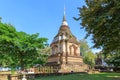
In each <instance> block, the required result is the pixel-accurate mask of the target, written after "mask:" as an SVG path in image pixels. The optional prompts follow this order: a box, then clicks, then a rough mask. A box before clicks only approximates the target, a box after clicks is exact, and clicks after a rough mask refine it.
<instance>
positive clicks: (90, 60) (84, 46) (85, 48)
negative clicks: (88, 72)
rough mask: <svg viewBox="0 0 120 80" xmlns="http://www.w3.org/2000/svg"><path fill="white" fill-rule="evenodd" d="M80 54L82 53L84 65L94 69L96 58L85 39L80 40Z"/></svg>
mask: <svg viewBox="0 0 120 80" xmlns="http://www.w3.org/2000/svg"><path fill="white" fill-rule="evenodd" d="M80 52H81V53H82V56H83V61H84V63H86V64H88V65H89V67H90V68H93V67H94V65H95V58H96V56H95V54H93V53H92V51H91V49H90V48H89V45H88V43H87V41H86V40H85V39H82V40H80Z"/></svg>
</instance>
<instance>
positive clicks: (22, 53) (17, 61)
mask: <svg viewBox="0 0 120 80" xmlns="http://www.w3.org/2000/svg"><path fill="white" fill-rule="evenodd" d="M46 43H47V39H46V38H39V34H38V33H37V34H32V35H30V34H27V33H25V32H18V31H16V29H15V28H14V27H13V26H12V25H10V24H4V23H2V22H0V63H1V65H2V66H3V67H6V66H7V67H11V68H16V67H21V69H25V68H28V67H32V66H34V65H35V64H41V62H42V59H41V58H40V57H41V56H43V55H44V54H41V53H40V52H39V49H44V48H45V47H46ZM43 57H46V56H43ZM8 61H9V62H8Z"/></svg>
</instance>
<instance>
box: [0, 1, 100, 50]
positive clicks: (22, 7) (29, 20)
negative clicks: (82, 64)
mask: <svg viewBox="0 0 120 80" xmlns="http://www.w3.org/2000/svg"><path fill="white" fill-rule="evenodd" d="M64 5H65V6H66V18H67V22H68V25H69V27H70V29H71V31H72V33H73V34H74V35H75V36H76V37H77V39H78V40H80V39H83V38H84V37H85V34H86V32H85V31H84V29H80V27H81V25H80V21H75V20H74V19H73V17H78V14H79V11H78V9H77V8H78V7H82V6H83V5H85V2H84V0H0V16H1V17H2V22H5V23H11V24H12V25H13V26H15V28H16V29H17V30H18V31H24V32H26V33H29V34H34V33H39V34H40V37H46V38H48V39H49V40H48V43H49V44H50V43H51V42H52V39H53V37H54V36H55V35H56V34H57V32H58V29H59V27H60V25H61V23H62V18H63V11H64ZM87 41H88V44H89V45H90V46H92V45H93V43H92V41H91V40H90V38H88V39H87ZM93 51H94V52H96V51H98V50H96V49H93Z"/></svg>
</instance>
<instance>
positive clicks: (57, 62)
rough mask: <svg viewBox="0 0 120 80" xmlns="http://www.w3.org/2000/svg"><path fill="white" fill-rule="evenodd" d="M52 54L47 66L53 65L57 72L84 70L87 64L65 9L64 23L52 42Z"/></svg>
mask: <svg viewBox="0 0 120 80" xmlns="http://www.w3.org/2000/svg"><path fill="white" fill-rule="evenodd" d="M50 48H51V54H50V56H49V57H48V62H47V64H46V65H47V66H53V68H54V69H55V70H56V72H83V71H85V70H86V69H87V65H86V64H84V63H83V58H82V56H81V55H80V43H79V42H78V41H77V39H76V37H75V36H74V35H73V34H72V32H71V31H70V27H69V26H68V23H67V20H66V14H65V10H64V15H63V20H62V24H61V26H60V28H59V31H58V33H57V35H56V36H55V37H54V39H53V41H52V43H51V44H50Z"/></svg>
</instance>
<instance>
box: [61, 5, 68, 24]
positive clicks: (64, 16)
mask: <svg viewBox="0 0 120 80" xmlns="http://www.w3.org/2000/svg"><path fill="white" fill-rule="evenodd" d="M62 25H68V23H67V21H66V8H65V6H64V15H63V21H62Z"/></svg>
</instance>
